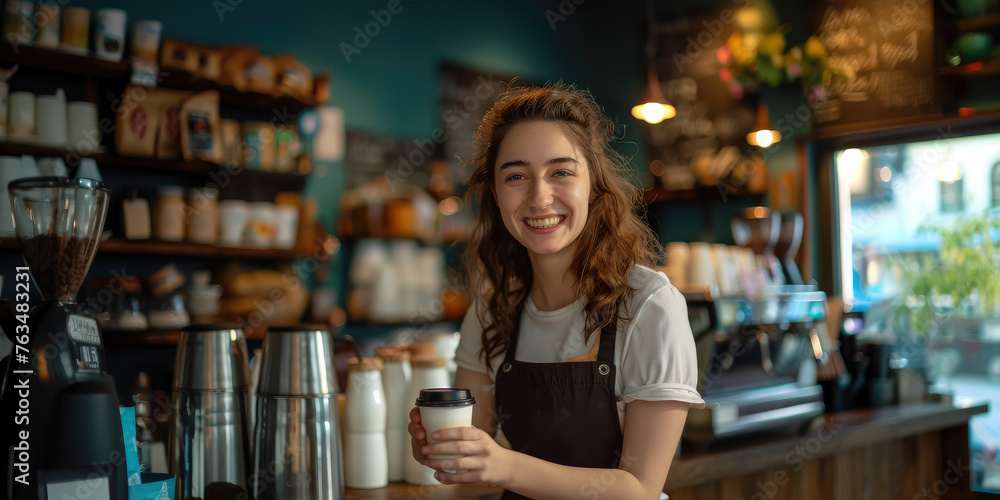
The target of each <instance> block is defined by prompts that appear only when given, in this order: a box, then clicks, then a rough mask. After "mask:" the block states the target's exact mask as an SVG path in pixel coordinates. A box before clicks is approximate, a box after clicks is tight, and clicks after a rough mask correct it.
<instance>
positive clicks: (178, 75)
mask: <svg viewBox="0 0 1000 500" xmlns="http://www.w3.org/2000/svg"><path fill="white" fill-rule="evenodd" d="M159 85H160V87H164V88H170V89H177V90H193V91H197V92H201V91H205V90H217V91H219V100H220V101H221V102H222V104H228V105H231V106H239V107H245V108H257V109H261V110H265V111H273V112H274V113H275V114H278V115H279V116H280V115H281V114H283V113H298V112H299V111H302V110H303V109H306V108H310V107H314V106H317V105H318V103H316V102H313V101H312V100H307V101H303V100H300V99H297V98H295V97H292V96H289V95H277V96H275V95H270V94H261V93H259V92H245V91H240V90H236V89H235V88H233V87H230V86H227V85H220V84H218V83H215V82H213V81H210V80H206V79H204V78H198V77H197V76H194V75H191V74H188V73H184V72H183V71H177V70H171V71H170V72H166V73H163V74H161V75H160V81H159Z"/></svg>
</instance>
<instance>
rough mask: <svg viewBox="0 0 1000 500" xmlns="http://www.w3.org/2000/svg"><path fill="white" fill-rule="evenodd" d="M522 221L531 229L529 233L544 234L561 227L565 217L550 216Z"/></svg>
mask: <svg viewBox="0 0 1000 500" xmlns="http://www.w3.org/2000/svg"><path fill="white" fill-rule="evenodd" d="M523 220H524V223H525V224H527V225H528V227H529V228H530V229H531V232H533V233H538V234H544V233H551V232H552V231H555V230H556V228H558V227H559V226H561V225H562V223H563V221H565V220H566V216H565V215H551V216H546V217H534V218H527V217H525V218H524V219H523Z"/></svg>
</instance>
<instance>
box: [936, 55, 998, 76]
mask: <svg viewBox="0 0 1000 500" xmlns="http://www.w3.org/2000/svg"><path fill="white" fill-rule="evenodd" d="M937 74H938V76H967V77H978V76H990V75H996V74H1000V59H995V60H992V61H983V62H973V63H969V64H963V65H961V66H944V67H940V68H938V69H937Z"/></svg>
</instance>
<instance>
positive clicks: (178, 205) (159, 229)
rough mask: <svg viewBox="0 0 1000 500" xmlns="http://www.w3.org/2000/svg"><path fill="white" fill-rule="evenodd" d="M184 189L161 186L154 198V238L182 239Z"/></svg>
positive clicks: (165, 239) (184, 206) (184, 208)
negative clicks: (155, 198)
mask: <svg viewBox="0 0 1000 500" xmlns="http://www.w3.org/2000/svg"><path fill="white" fill-rule="evenodd" d="M186 209H187V205H185V203H184V189H182V188H180V187H177V186H168V187H164V188H161V189H160V191H159V196H158V197H157V200H156V215H155V216H154V217H153V219H154V220H155V221H156V223H155V224H154V226H153V230H154V233H155V235H156V239H158V240H163V241H184V212H185V210H186Z"/></svg>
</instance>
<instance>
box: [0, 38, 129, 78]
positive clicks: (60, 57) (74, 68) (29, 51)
mask: <svg viewBox="0 0 1000 500" xmlns="http://www.w3.org/2000/svg"><path fill="white" fill-rule="evenodd" d="M0 62H5V63H15V64H18V65H20V66H25V67H29V68H38V69H44V70H48V71H58V72H61V73H71V74H75V75H81V76H89V77H95V78H101V79H107V80H115V79H123V80H124V79H127V78H129V76H130V75H131V74H132V69H131V67H130V66H129V64H128V63H126V62H113V61H106V60H104V59H98V58H96V57H91V56H89V55H79V54H74V53H71V52H66V51H62V50H58V49H53V48H48V47H41V46H38V45H34V44H31V43H19V44H14V43H11V42H10V40H2V41H0Z"/></svg>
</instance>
